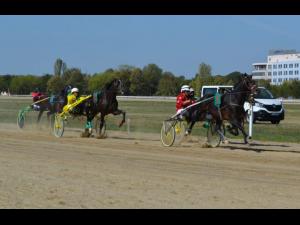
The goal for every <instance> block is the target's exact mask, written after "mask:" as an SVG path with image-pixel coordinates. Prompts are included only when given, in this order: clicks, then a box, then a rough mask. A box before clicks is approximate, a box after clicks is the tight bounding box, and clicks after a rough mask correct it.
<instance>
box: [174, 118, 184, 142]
mask: <svg viewBox="0 0 300 225" xmlns="http://www.w3.org/2000/svg"><path fill="white" fill-rule="evenodd" d="M174 128H175V138H176V142H178V143H180V142H181V141H182V140H183V139H184V137H185V125H184V122H183V121H179V122H177V123H176V124H175V126H174Z"/></svg>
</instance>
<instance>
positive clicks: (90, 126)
mask: <svg viewBox="0 0 300 225" xmlns="http://www.w3.org/2000/svg"><path fill="white" fill-rule="evenodd" d="M85 128H87V129H90V128H92V122H91V121H88V122H86V124H85Z"/></svg>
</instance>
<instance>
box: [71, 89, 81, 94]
mask: <svg viewBox="0 0 300 225" xmlns="http://www.w3.org/2000/svg"><path fill="white" fill-rule="evenodd" d="M74 92H79V90H78V88H72V90H71V93H72V94H73V93H74Z"/></svg>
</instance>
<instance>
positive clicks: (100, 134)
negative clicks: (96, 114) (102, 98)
mask: <svg viewBox="0 0 300 225" xmlns="http://www.w3.org/2000/svg"><path fill="white" fill-rule="evenodd" d="M95 130H96V134H97V138H105V136H106V123H105V121H104V122H103V127H102V129H100V118H97V120H96V122H95Z"/></svg>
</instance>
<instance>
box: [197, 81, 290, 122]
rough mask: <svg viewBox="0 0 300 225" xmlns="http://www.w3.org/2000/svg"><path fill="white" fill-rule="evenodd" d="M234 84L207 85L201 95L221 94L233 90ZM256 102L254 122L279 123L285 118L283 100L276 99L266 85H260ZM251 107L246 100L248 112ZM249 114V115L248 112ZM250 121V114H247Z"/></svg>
mask: <svg viewBox="0 0 300 225" xmlns="http://www.w3.org/2000/svg"><path fill="white" fill-rule="evenodd" d="M232 88H233V86H226V85H214V86H212V85H207V86H203V87H202V89H201V97H203V96H204V95H206V94H215V93H216V92H218V93H220V94H224V93H226V91H229V90H232ZM254 100H255V104H254V106H253V123H255V122H256V121H270V122H271V123H272V124H279V123H280V121H281V120H284V107H283V104H282V101H280V100H279V99H275V98H274V97H273V95H272V93H271V92H270V91H269V90H267V89H266V88H264V87H258V89H257V94H256V95H255V96H254ZM249 108H250V105H249V103H248V102H245V104H244V109H245V111H246V112H247V111H248V110H249ZM247 115H249V114H248V113H247ZM247 121H248V122H249V116H247Z"/></svg>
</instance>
